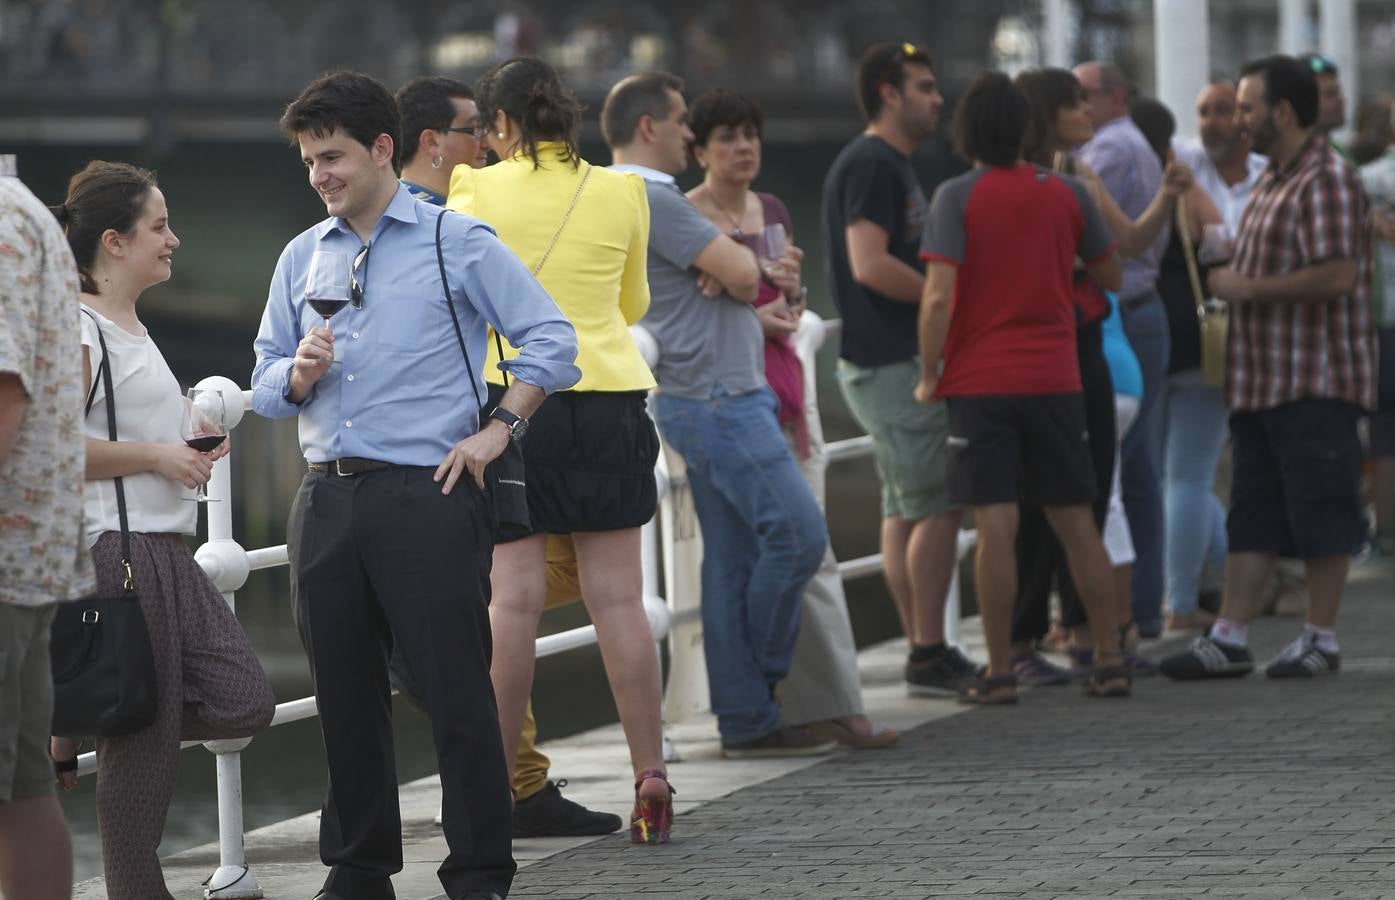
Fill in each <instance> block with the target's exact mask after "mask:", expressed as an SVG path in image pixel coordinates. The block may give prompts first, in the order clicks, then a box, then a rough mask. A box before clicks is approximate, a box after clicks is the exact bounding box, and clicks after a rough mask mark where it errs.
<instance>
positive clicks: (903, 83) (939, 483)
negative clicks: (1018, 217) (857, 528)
mask: <svg viewBox="0 0 1395 900" xmlns="http://www.w3.org/2000/svg"><path fill="white" fill-rule="evenodd" d="M857 95H858V103H859V105H860V106H861V107H862V112H863V115H864V116H865V117H866V119H867V129H866V130H865V131H864V132H863V133H862V134H860V135H858V136H857V137H856V138H854V139H853V141H852V142H851V143H850V144H848V146H846V147H844V148H843V151H842V153H840V154H839V155H838V158H837V160H835V161H834V163H833V168H831V169H830V170H829V172H828V177H827V179H826V180H825V181H824V189H823V226H824V246H825V249H826V251H827V252H826V258H827V260H828V263H827V265H828V272H827V275H828V283H829V285H830V286H831V287H832V290H833V300H834V302H835V303H836V304H837V306H838V312H839V314H840V315H841V316H842V320H843V342H842V353H841V354H840V355H841V359H839V361H838V383H839V386H840V387H841V388H842V391H843V397H844V399H845V400H846V401H847V403H848V408H849V409H850V410H851V411H852V413H853V415H854V416H855V417H856V418H857V421H858V424H860V425H861V426H862V427H863V428H864V429H865V430H866V431H867V433H868V435H870V436H871V438H872V445H873V449H874V452H875V455H876V460H877V472H878V475H879V476H880V478H881V482H882V528H881V549H882V560H883V566H884V569H885V574H886V581H887V586H888V588H890V590H891V595H892V598H893V599H894V600H895V602H896V610H897V612H898V613H899V614H900V616H901V624H902V627H904V628H905V630H906V638H907V640H908V641H909V642H910V647H911V650H910V659H909V661H908V662H907V664H906V684H907V688H908V689H909V690H910V692H911V693H913V694H953V693H955V692H956V691H957V689H958V687H959V685H960V684H961V683H962V682H963V681H964V680H965V679H966V678H967V677H969V676H971V675H973V674H974V673H975V671H976V669H977V667H976V666H975V665H974V664H973V663H972V662H970V661H969V660H968V659H966V658H965V657H964V655H963V654H962V653H961V652H960V651H959V650H958V648H956V647H953V646H949V645H946V644H945V640H944V607H945V595H946V594H947V593H948V590H949V583H950V577H951V575H952V574H953V572H954V567H955V564H956V558H957V553H956V542H957V538H958V533H959V523H960V515H961V514H960V511H959V510H958V509H955V508H953V507H951V506H950V504H949V498H948V496H947V494H946V492H945V436H946V434H947V433H948V428H949V423H948V420H947V418H946V415H945V410H944V404H943V403H936V404H934V405H932V406H921V405H920V404H918V403H916V402H915V398H914V396H913V392H914V390H915V386H916V383H917V382H918V381H919V378H920V361H919V357H918V350H917V347H916V317H917V315H918V312H919V303H920V295H921V289H922V288H923V286H924V283H925V274H924V273H925V266H924V264H923V263H922V262H921V261H920V259H919V250H920V237H921V231H922V229H923V226H924V224H925V218H926V210H927V206H926V202H925V193H924V191H923V190H921V187H920V182H919V181H918V180H917V179H916V175H915V170H914V169H912V168H911V163H910V155H911V153H912V152H913V151H914V150H915V148H916V146H917V145H919V144H920V143H921V142H922V141H924V140H925V139H926V138H927V137H929V136H930V134H931V133H932V132H933V131H934V129H935V122H936V119H937V118H938V116H939V111H940V107H941V106H943V105H944V98H943V97H941V96H940V92H939V89H938V88H937V86H936V83H935V74H934V71H933V69H932V67H931V64H930V57H929V56H927V55H926V54H925V53H924V52H923V51H921V50H919V49H917V48H916V47H915V46H913V45H911V44H878V45H876V46H873V47H871V48H869V49H868V51H867V52H866V54H864V55H863V58H862V61H861V63H859V65H858V71H857Z"/></svg>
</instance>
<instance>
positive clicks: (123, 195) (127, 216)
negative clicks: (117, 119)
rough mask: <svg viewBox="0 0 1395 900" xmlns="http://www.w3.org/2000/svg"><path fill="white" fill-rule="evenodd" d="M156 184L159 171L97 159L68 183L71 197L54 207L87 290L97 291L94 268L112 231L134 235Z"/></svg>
mask: <svg viewBox="0 0 1395 900" xmlns="http://www.w3.org/2000/svg"><path fill="white" fill-rule="evenodd" d="M154 187H155V174H154V173H153V172H149V171H146V170H145V169H141V168H137V167H136V166H132V165H128V164H127V163H119V162H106V161H104V160H100V159H99V160H93V161H92V162H90V163H88V164H87V166H86V168H84V169H83V170H82V171H81V172H78V173H77V174H76V175H74V176H73V177H72V180H70V181H69V182H68V196H67V199H65V200H64V201H63V202H62V203H60V204H58V205H57V206H54V207H51V209H52V210H53V214H54V216H55V217H57V219H58V224H60V225H62V226H63V231H64V233H65V234H67V236H68V246H69V247H70V248H72V251H73V257H74V258H75V259H76V260H77V266H78V279H79V281H80V282H81V283H82V290H83V292H84V293H88V294H97V293H100V291H98V290H97V282H96V280H95V279H93V277H92V269H93V267H94V266H95V265H96V262H97V247H98V246H100V245H101V242H102V235H103V234H106V232H107V231H109V230H115V231H117V232H118V233H120V234H130V233H131V230H132V229H134V228H135V227H136V222H138V221H139V220H140V215H141V212H142V210H144V209H145V201H146V198H148V197H149V196H150V191H151V189H153V188H154Z"/></svg>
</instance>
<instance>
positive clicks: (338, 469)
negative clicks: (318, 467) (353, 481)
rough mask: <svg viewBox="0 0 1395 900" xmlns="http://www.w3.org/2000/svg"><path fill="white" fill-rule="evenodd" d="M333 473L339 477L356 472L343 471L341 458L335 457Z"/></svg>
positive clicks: (346, 476) (345, 476)
mask: <svg viewBox="0 0 1395 900" xmlns="http://www.w3.org/2000/svg"><path fill="white" fill-rule="evenodd" d="M334 474H335V475H338V476H339V477H340V478H348V477H349V476H350V475H354V474H356V473H354V472H345V471H344V460H343V458H340V459H336V460H335V461H334Z"/></svg>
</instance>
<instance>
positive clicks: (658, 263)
mask: <svg viewBox="0 0 1395 900" xmlns="http://www.w3.org/2000/svg"><path fill="white" fill-rule="evenodd" d="M617 168H622V167H617ZM623 168H624V169H625V170H626V171H637V172H639V173H640V174H641V175H643V176H644V185H645V188H646V190H647V191H648V194H649V297H650V300H649V311H648V312H646V313H645V314H644V318H642V319H640V321H639V324H640V325H642V326H643V327H644V328H646V329H648V331H649V332H650V333H651V334H653V335H654V339H655V340H656V341H658V344H659V364H658V365H657V366H655V367H654V377H655V378H656V379H657V380H658V382H659V389H660V390H662V391H663V392H664V393H666V394H673V395H674V396H677V397H686V398H689V399H692V400H707V399H710V398H711V397H712V396H713V394H714V393H715V392H716V391H717V390H718V389H719V388H720V389H721V390H722V391H724V392H725V393H727V394H732V395H734V394H745V393H748V392H750V391H754V390H758V389H760V388H763V387H765V352H764V340H765V338H764V335H763V334H762V333H761V327H760V321H759V320H758V319H757V318H756V313H755V310H754V308H752V306H751V305H750V304H749V303H742V302H741V301H740V300H737V299H735V298H733V297H731V296H729V295H727V294H718V295H717V296H715V297H704V296H703V294H702V290H701V289H699V288H698V284H697V280H698V274H699V273H698V270H697V269H695V268H693V260H695V259H697V257H698V254H700V253H701V252H702V251H703V249H704V248H705V247H706V246H707V245H708V244H710V243H712V240H713V238H715V237H717V236H718V235H720V234H721V231H719V230H718V228H717V226H715V225H713V224H712V223H711V222H709V221H707V219H706V218H705V217H704V216H703V215H702V213H700V212H698V211H697V208H696V207H694V206H693V204H692V203H690V202H689V201H688V198H687V197H685V196H683V192H682V191H680V190H679V189H678V185H677V184H675V183H674V182H673V180H672V178H668V177H666V176H664V175H663V173H659V172H654V171H652V170H648V169H641V168H639V167H633V168H629V167H623Z"/></svg>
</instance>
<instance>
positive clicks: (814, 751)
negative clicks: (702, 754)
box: [722, 725, 838, 759]
mask: <svg viewBox="0 0 1395 900" xmlns="http://www.w3.org/2000/svg"><path fill="white" fill-rule="evenodd" d="M837 747H838V742H837V741H828V740H823V739H822V738H816V737H814V736H813V735H812V734H810V733H809V732H807V731H805V730H804V729H803V728H794V727H791V726H789V725H782V726H781V727H779V728H777V729H775V730H774V731H772V732H770V733H769V734H767V735H765V736H764V737H758V738H756V739H755V740H751V741H733V742H727V741H722V756H724V757H726V758H727V759H774V758H777V757H782V756H823V755H825V754H828V753H832V752H833V751H834V750H835V749H837Z"/></svg>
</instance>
